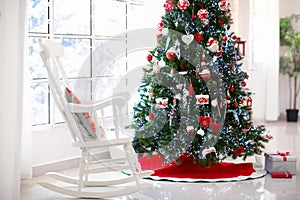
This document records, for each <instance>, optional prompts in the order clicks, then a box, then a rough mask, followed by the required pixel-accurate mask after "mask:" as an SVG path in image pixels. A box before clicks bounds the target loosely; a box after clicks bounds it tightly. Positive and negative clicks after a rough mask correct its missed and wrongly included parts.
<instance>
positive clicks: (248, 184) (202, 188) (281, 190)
mask: <svg viewBox="0 0 300 200" xmlns="http://www.w3.org/2000/svg"><path fill="white" fill-rule="evenodd" d="M263 124H265V125H266V127H267V129H268V130H269V131H270V134H271V135H273V136H274V139H273V140H272V141H271V142H270V143H268V144H267V146H266V151H277V150H280V151H290V152H292V154H294V155H295V156H296V157H297V158H298V161H297V175H296V176H294V177H293V178H292V179H272V178H271V176H270V175H267V176H265V177H263V178H259V179H254V180H246V181H241V182H222V183H175V182H164V181H151V180H144V181H145V182H148V183H150V187H149V188H148V189H146V190H143V191H141V192H139V193H135V194H133V195H130V196H126V197H119V198H114V199H116V200H133V199H142V200H147V199H153V200H169V199H175V200H177V199H178V200H182V199H188V200H199V199H210V200H214V199H216V200H219V199H222V200H227V199H228V200H235V199H241V200H245V199H247V200H250V199H258V200H263V199H264V200H280V199H285V200H297V199H300V161H299V160H300V122H298V123H287V122H285V121H279V122H272V123H270V122H264V123H263ZM262 159H263V158H262ZM250 161H251V159H250ZM64 173H66V174H69V175H72V174H76V169H70V170H67V171H65V172H64ZM46 180H48V179H47V178H46V177H45V176H40V177H35V178H33V179H30V180H23V181H22V186H21V199H22V200H40V199H48V200H54V199H64V200H66V199H76V198H73V197H68V196H64V195H61V194H57V193H55V192H52V191H49V190H47V189H45V188H43V187H41V186H39V185H37V184H36V183H37V182H38V181H46ZM98 189H99V188H98ZM99 190H100V189H99Z"/></svg>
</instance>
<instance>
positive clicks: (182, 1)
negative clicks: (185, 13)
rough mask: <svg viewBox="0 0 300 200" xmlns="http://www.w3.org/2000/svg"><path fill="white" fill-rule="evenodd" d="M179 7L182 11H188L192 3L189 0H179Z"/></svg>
mask: <svg viewBox="0 0 300 200" xmlns="http://www.w3.org/2000/svg"><path fill="white" fill-rule="evenodd" d="M177 6H178V8H179V9H180V10H186V9H187V8H188V7H189V6H190V2H189V1H188V0H179V1H178V3H177Z"/></svg>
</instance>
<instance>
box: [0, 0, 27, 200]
mask: <svg viewBox="0 0 300 200" xmlns="http://www.w3.org/2000/svg"><path fill="white" fill-rule="evenodd" d="M25 13H26V1H24V0H1V1H0V27H1V31H0V44H1V45H0V94H1V98H0V111H1V112H0V163H1V164H0V177H1V178H0V199H15V200H18V199H20V193H19V191H20V174H21V173H20V169H21V167H20V166H21V162H20V160H21V159H20V158H21V156H20V155H21V135H22V118H23V108H22V107H23V101H22V98H23V72H24V62H23V53H24V38H25V21H26V17H25Z"/></svg>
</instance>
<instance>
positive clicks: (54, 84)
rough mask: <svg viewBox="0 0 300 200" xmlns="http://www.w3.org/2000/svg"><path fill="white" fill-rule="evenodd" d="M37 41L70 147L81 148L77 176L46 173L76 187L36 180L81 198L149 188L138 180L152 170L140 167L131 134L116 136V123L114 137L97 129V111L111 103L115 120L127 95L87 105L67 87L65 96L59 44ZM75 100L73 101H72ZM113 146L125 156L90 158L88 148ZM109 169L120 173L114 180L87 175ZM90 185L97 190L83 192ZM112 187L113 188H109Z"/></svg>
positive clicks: (62, 192)
mask: <svg viewBox="0 0 300 200" xmlns="http://www.w3.org/2000/svg"><path fill="white" fill-rule="evenodd" d="M39 43H40V48H41V52H40V55H41V57H42V60H43V62H44V65H45V66H46V68H47V71H48V80H49V84H50V88H51V92H52V95H53V98H54V100H55V102H56V105H57V106H58V108H59V110H60V111H61V114H62V115H63V117H64V119H65V121H66V123H67V124H68V126H69V129H70V132H71V135H72V140H73V141H72V144H73V146H74V147H77V148H80V149H81V158H80V165H79V177H78V178H77V179H76V178H72V177H69V176H66V175H62V174H59V173H55V172H51V173H47V174H46V175H47V176H49V177H51V178H53V179H55V180H58V181H61V182H63V183H67V184H72V185H75V189H70V188H68V187H62V186H59V185H57V184H53V183H50V182H39V185H41V186H43V187H45V188H47V189H50V190H52V191H55V192H58V193H61V194H64V195H68V196H74V197H80V198H111V197H117V196H124V195H128V194H132V193H135V192H138V191H140V190H143V189H145V188H146V187H148V186H149V184H147V183H140V179H142V178H144V177H147V176H149V175H151V173H153V172H152V171H142V170H141V167H140V164H139V162H138V160H137V156H136V154H135V152H134V150H133V148H132V146H131V142H132V137H122V138H121V137H120V136H119V135H120V134H119V132H120V131H121V130H120V129H119V128H118V125H117V124H115V135H114V136H115V137H114V139H107V137H106V136H103V129H102V130H101V128H99V127H100V126H98V125H97V120H98V116H97V111H99V110H100V111H101V110H102V109H103V108H105V107H107V106H111V107H112V108H113V113H114V122H115V123H118V120H119V119H118V116H119V115H118V112H119V111H120V108H121V107H123V106H124V104H125V103H126V102H127V99H128V97H129V95H128V94H126V93H122V94H120V95H118V96H117V95H116V96H113V97H110V98H107V99H104V100H101V101H97V102H91V103H88V104H87V103H84V104H80V102H78V101H79V100H78V99H77V97H76V96H74V95H73V94H72V92H70V89H69V88H68V89H67V90H68V92H69V94H67V96H66V93H67V92H66V89H65V88H67V87H69V85H68V84H69V83H68V79H67V76H66V73H65V71H64V69H63V66H62V63H61V62H60V59H59V58H60V57H62V56H63V55H64V49H63V47H62V45H60V44H59V43H55V42H54V41H52V40H40V41H39ZM60 77H62V78H60ZM63 82H64V84H65V88H64V87H62V85H61V83H63ZM68 95H69V97H68ZM72 95H73V96H72ZM70 99H71V100H70ZM74 99H75V102H73V101H74ZM90 113H92V114H90ZM101 113H102V112H101ZM91 117H92V119H93V123H94V124H92V125H94V126H91V127H86V126H88V125H91V123H89V122H90V121H88V120H91V119H90V118H91ZM102 117H103V116H102ZM82 118H83V119H82ZM84 118H86V120H87V123H82V120H84ZM89 128H91V129H93V131H94V132H95V133H94V135H92V134H93V133H92V134H91V131H90V130H88V129H89ZM112 146H122V147H123V149H124V151H125V155H126V156H125V158H115V159H96V161H95V160H93V159H91V158H92V157H93V154H92V153H91V150H94V149H99V148H100V149H103V148H110V147H112ZM122 170H123V171H122ZM124 170H125V171H126V170H127V172H128V174H126V175H124ZM112 171H117V172H119V173H120V176H118V178H117V179H112V180H110V179H108V180H107V179H105V180H104V179H103V180H102V179H101V180H90V179H89V175H90V174H95V173H102V174H103V173H109V172H112ZM106 176H108V175H106ZM120 177H122V178H120ZM131 182H132V183H131ZM127 183H128V184H127ZM91 186H92V187H97V191H96V192H95V191H94V190H93V191H90V190H87V191H85V190H86V189H88V187H89V188H90V187H91ZM73 187H74V186H73ZM98 187H99V189H98ZM111 188H113V189H114V190H110V189H111Z"/></svg>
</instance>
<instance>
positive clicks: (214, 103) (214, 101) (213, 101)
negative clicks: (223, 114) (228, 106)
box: [211, 99, 218, 107]
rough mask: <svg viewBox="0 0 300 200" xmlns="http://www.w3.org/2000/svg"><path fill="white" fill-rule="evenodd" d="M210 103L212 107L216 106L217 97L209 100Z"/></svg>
mask: <svg viewBox="0 0 300 200" xmlns="http://www.w3.org/2000/svg"><path fill="white" fill-rule="evenodd" d="M211 105H212V106H213V107H216V106H217V105H218V101H217V99H214V100H212V101H211Z"/></svg>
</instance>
